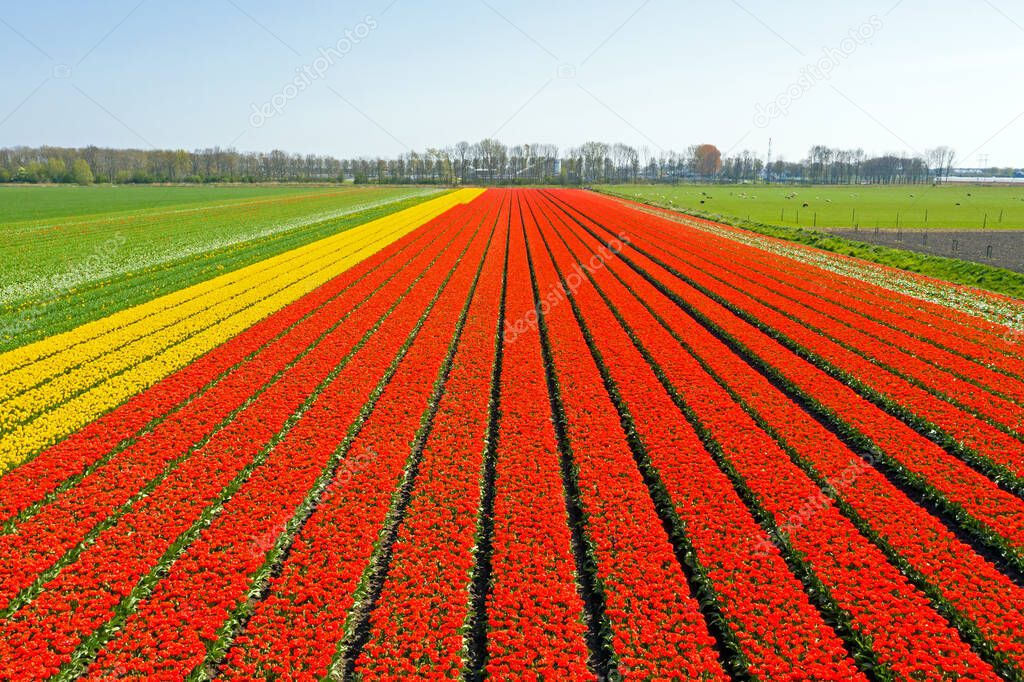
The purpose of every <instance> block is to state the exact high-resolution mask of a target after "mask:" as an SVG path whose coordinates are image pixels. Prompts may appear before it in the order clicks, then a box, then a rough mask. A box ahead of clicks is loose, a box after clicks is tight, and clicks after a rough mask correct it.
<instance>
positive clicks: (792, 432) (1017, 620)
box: [581, 275, 1024, 670]
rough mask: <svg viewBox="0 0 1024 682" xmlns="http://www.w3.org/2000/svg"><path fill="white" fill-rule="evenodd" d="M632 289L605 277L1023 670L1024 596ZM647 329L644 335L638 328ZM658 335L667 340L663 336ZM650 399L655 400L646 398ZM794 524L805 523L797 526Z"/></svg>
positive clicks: (738, 366) (822, 432)
mask: <svg viewBox="0 0 1024 682" xmlns="http://www.w3.org/2000/svg"><path fill="white" fill-rule="evenodd" d="M629 282H630V289H626V288H625V287H623V286H622V285H621V283H619V282H618V281H617V280H615V279H614V278H613V277H612V276H610V275H608V276H604V277H603V278H602V287H603V288H604V291H605V295H607V296H609V297H610V298H611V299H612V300H614V301H616V304H617V305H618V306H619V307H620V309H622V310H626V309H628V308H629V307H630V305H631V304H630V303H629V299H630V298H631V297H632V296H635V297H636V298H637V300H638V301H639V302H640V303H641V304H643V305H644V306H649V307H650V309H651V310H652V311H653V312H655V313H656V314H657V315H658V316H659V317H660V321H661V324H663V325H664V327H665V328H666V329H668V330H669V331H671V332H674V336H675V340H677V341H678V342H680V343H682V344H683V345H684V348H686V350H687V351H688V352H690V353H696V352H697V349H698V348H701V349H705V352H701V353H699V354H698V358H699V360H700V361H701V362H702V364H703V365H704V367H705V369H706V370H707V371H708V372H710V373H712V374H713V376H715V377H716V380H717V381H718V382H719V383H720V384H721V385H722V386H723V387H725V388H726V389H727V390H729V391H730V393H731V395H732V397H733V399H734V400H736V401H739V402H741V403H742V404H743V405H744V406H745V407H746V409H747V411H748V412H750V413H751V415H752V416H754V418H755V419H756V420H757V421H758V423H759V424H760V425H762V427H763V428H766V429H767V430H769V431H770V432H772V433H773V435H774V436H775V437H776V439H777V440H779V441H780V442H781V443H782V444H783V445H785V446H786V448H787V450H788V451H789V453H790V456H791V457H792V458H794V460H795V461H796V463H797V464H798V465H799V466H800V467H801V468H802V469H803V470H804V471H806V472H808V473H810V474H811V476H812V478H814V479H815V480H816V481H817V482H818V483H819V485H822V486H823V487H826V489H829V490H830V491H831V494H830V497H832V498H833V499H835V500H837V501H838V502H839V503H840V505H841V506H843V511H844V513H846V514H847V515H848V516H851V517H852V518H854V519H855V520H856V521H857V522H858V527H859V528H861V529H862V532H863V533H864V534H865V535H867V536H868V537H869V538H871V539H872V540H874V541H875V543H876V544H878V545H879V546H880V547H882V548H883V549H884V550H886V551H887V554H888V555H889V556H890V557H891V558H892V560H893V561H895V562H896V563H897V565H899V566H900V567H901V568H905V570H906V571H907V572H913V573H914V574H915V575H916V576H917V577H916V582H918V583H919V584H920V585H922V586H923V589H925V591H926V592H927V593H928V594H929V596H930V597H932V598H933V600H939V601H940V602H943V603H944V605H945V606H946V607H948V609H947V610H948V611H949V612H951V613H953V614H956V616H959V617H960V618H961V619H963V621H964V623H963V625H961V631H962V632H963V631H964V630H965V629H966V630H968V631H970V630H971V628H973V627H976V628H977V629H978V630H979V632H980V635H981V637H983V638H984V640H986V641H987V642H988V643H989V644H990V645H991V646H993V647H994V648H995V649H996V651H998V652H999V654H998V655H999V656H1001V657H1003V658H1005V659H1007V660H1008V661H1009V664H1010V665H1011V666H1016V668H1017V669H1018V670H1024V614H1021V612H1020V609H1019V608H1017V606H1016V605H1017V604H1020V603H1024V590H1022V589H1021V588H1020V587H1018V586H1017V585H1015V584H1014V583H1013V582H1012V581H1011V580H1010V579H1009V578H1007V577H1006V576H1005V575H1003V574H1001V573H1000V572H999V571H998V570H997V569H996V568H995V567H994V566H992V564H990V563H988V562H987V561H986V560H985V559H983V558H982V557H980V556H978V555H977V553H975V552H974V551H973V550H972V549H971V548H970V547H969V546H968V545H966V544H964V543H963V542H961V541H960V540H959V539H957V537H956V536H955V534H954V533H952V532H951V531H950V530H949V529H948V528H946V527H945V525H944V524H943V523H942V522H941V521H939V520H938V519H936V518H934V517H933V516H931V515H930V514H928V513H927V512H926V511H925V510H924V509H923V508H921V507H920V506H918V505H917V504H916V503H915V502H914V501H913V500H911V499H910V498H909V497H907V495H905V494H904V493H903V492H901V491H900V490H898V489H897V488H895V487H894V486H893V485H892V484H891V483H890V482H889V481H888V480H887V479H886V478H885V477H884V476H882V475H881V474H880V473H879V472H878V471H876V470H875V469H874V468H872V467H871V466H870V465H869V464H868V462H865V461H863V460H862V459H861V458H860V457H858V456H857V455H856V453H854V452H853V451H851V450H850V449H848V448H847V447H846V446H845V445H843V443H842V442H840V441H839V440H838V438H836V437H835V436H834V435H833V434H832V433H830V432H829V431H828V430H827V429H825V428H824V427H823V426H822V425H821V424H820V423H818V422H817V421H815V420H814V419H813V418H811V417H810V415H808V414H807V413H806V412H804V411H803V410H801V409H800V407H799V406H798V405H796V404H795V403H793V402H792V401H791V400H789V399H788V398H787V397H786V396H785V395H784V394H783V393H782V392H781V391H779V390H778V389H776V388H775V387H774V386H772V385H771V383H770V382H768V381H767V380H766V379H765V377H763V376H762V375H761V374H759V373H758V372H756V371H755V370H754V369H753V368H752V367H751V366H750V365H748V364H747V363H745V362H744V361H743V359H742V358H740V357H738V356H737V355H735V354H734V353H732V352H731V351H730V350H729V348H728V347H726V346H725V345H724V344H723V343H721V342H720V341H719V340H718V339H716V338H715V337H714V336H713V335H712V334H710V333H709V332H708V331H707V330H706V329H704V328H703V327H702V326H701V325H700V324H698V323H697V322H696V321H695V320H694V319H693V318H691V317H689V316H688V315H686V314H685V313H683V311H682V310H680V309H679V308H678V307H677V306H676V305H675V304H673V303H672V301H670V300H669V299H667V298H666V297H665V296H664V295H662V294H661V293H659V292H658V291H657V290H656V289H655V288H654V287H653V286H652V285H651V284H650V283H648V282H646V281H644V280H643V279H640V278H637V277H631V278H630V280H629ZM581 301H582V292H581ZM633 319H634V320H636V321H637V322H636V325H637V326H636V327H635V331H636V333H637V335H638V336H639V337H640V338H642V339H644V341H645V343H647V342H651V343H653V340H654V339H655V338H656V337H657V335H658V334H659V332H658V330H657V329H651V328H650V326H649V323H650V319H649V318H647V317H646V316H643V315H636V316H634V318H633ZM640 323H647V326H644V327H640V326H639V324H640ZM600 328H601V329H602V331H603V333H602V335H601V337H600V339H601V340H602V341H603V340H605V339H607V338H609V336H610V335H609V332H608V329H609V325H602V326H601V327H600ZM660 334H661V335H662V336H663V335H664V332H660ZM625 356H626V352H625V351H622V350H621V349H618V348H616V351H615V354H614V357H615V358H616V360H615V363H614V364H611V365H610V367H611V368H612V369H613V370H614V369H616V368H618V367H619V366H620V365H621V364H622V362H623V358H624V357H625ZM624 376H630V375H629V374H628V373H627V374H625V375H624ZM633 376H636V374H635V373H634V374H633ZM622 385H623V386H628V385H629V384H625V383H624V384H622ZM641 395H642V394H641ZM645 399H646V400H649V399H650V398H649V394H648V397H646V398H645ZM638 404H639V396H638ZM791 522H793V523H796V522H799V518H796V519H792V520H791ZM773 546H774V545H767V546H766V548H767V547H773Z"/></svg>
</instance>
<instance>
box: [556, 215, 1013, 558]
mask: <svg viewBox="0 0 1024 682" xmlns="http://www.w3.org/2000/svg"><path fill="white" fill-rule="evenodd" d="M576 205H582V203H581V202H576ZM592 208H593V207H592V206H591V207H588V210H592ZM594 229H598V230H599V229H600V228H594ZM632 229H637V226H636V225H633V226H632ZM639 229H641V230H642V227H640V228H639ZM603 234H604V235H605V238H607V239H610V238H612V236H613V235H612V234H611V232H609V231H605V232H604V233H603ZM638 239H639V237H638ZM662 255H664V254H662ZM628 257H629V258H630V259H631V262H633V263H634V264H635V266H636V267H637V268H639V269H641V270H643V271H644V272H646V273H648V274H650V275H651V276H653V277H656V278H657V279H658V280H659V281H660V282H662V283H663V286H665V287H667V288H668V289H669V290H670V291H671V292H672V293H673V295H674V296H676V297H678V298H679V301H680V303H681V304H683V305H684V306H685V307H687V308H688V309H689V310H691V314H694V315H696V316H698V317H700V318H701V319H702V320H704V324H705V325H706V326H709V327H712V328H715V329H717V330H719V332H720V333H722V334H723V335H725V336H728V337H730V338H731V339H732V340H733V341H734V342H736V343H738V344H740V345H742V346H743V347H744V348H745V349H747V354H748V355H749V357H751V359H752V361H754V362H757V363H760V364H763V365H764V366H765V367H766V371H769V372H771V373H773V375H775V376H777V377H778V379H779V380H780V381H784V382H788V383H790V384H792V386H793V390H795V391H796V392H797V393H798V394H799V395H800V396H801V397H802V398H803V399H806V400H808V401H809V402H811V403H812V404H813V405H815V406H816V409H817V408H820V411H821V412H822V413H823V414H825V415H827V417H828V418H829V419H830V420H831V421H832V423H833V424H835V425H836V428H839V429H841V430H843V431H844V432H848V435H849V436H850V437H851V438H855V439H857V440H858V441H860V442H862V443H863V446H864V447H865V448H867V449H869V450H876V449H877V450H878V452H879V456H880V458H881V459H880V461H882V462H885V463H886V464H887V465H888V466H889V468H890V469H891V470H894V471H895V472H896V474H897V475H899V476H901V477H902V478H904V479H905V481H906V483H907V484H908V485H911V486H913V487H915V489H918V490H920V491H922V492H923V493H925V494H926V495H928V496H929V497H930V498H932V499H934V500H935V501H936V502H937V503H939V504H942V505H944V506H945V507H946V508H947V509H948V510H949V512H950V513H951V514H954V515H955V517H956V518H957V520H958V522H960V523H961V524H963V525H964V527H965V529H967V530H969V531H971V532H972V533H975V534H976V535H978V536H979V537H980V538H982V539H983V540H984V541H986V542H988V543H990V544H993V545H995V546H997V547H999V548H1000V550H1001V551H1004V552H1007V553H1008V554H1009V555H1010V556H1011V557H1014V556H1018V555H1019V554H1020V553H1021V551H1022V549H1024V501H1022V500H1020V498H1018V497H1017V496H1015V495H1013V494H1012V493H1008V492H1006V491H1004V490H1002V489H1000V488H999V487H997V486H996V485H995V484H994V483H993V482H992V481H991V480H989V479H988V478H986V477H985V476H984V475H983V474H981V473H979V472H977V471H975V470H974V469H972V468H971V467H969V466H967V465H966V464H965V463H964V462H963V461H961V460H960V459H957V458H956V457H953V456H951V455H950V454H949V453H947V452H946V451H944V450H943V449H942V448H941V447H939V446H938V445H935V444H934V443H932V442H931V441H930V440H928V439H927V438H925V437H923V436H922V435H920V434H919V433H917V432H916V431H915V430H913V429H912V428H910V427H908V426H907V425H906V424H904V423H902V422H901V421H899V420H898V419H896V418H895V417H892V416H891V415H889V414H887V413H886V412H884V411H882V410H880V409H879V408H878V407H877V406H875V405H873V404H872V403H870V402H869V401H867V400H866V399H864V398H863V397H861V396H860V395H858V394H857V393H856V392H855V391H853V390H852V389H851V388H850V387H848V386H846V385H844V384H843V383H842V382H840V381H838V380H837V379H835V378H833V377H832V376H830V375H829V374H828V373H826V372H823V371H821V370H820V369H819V368H817V367H816V366H814V365H813V364H811V363H810V362H808V361H806V360H804V359H803V358H802V357H800V356H799V355H797V354H795V353H793V352H792V351H791V350H789V349H788V348H786V347H785V346H783V345H782V344H780V343H779V342H777V341H775V340H774V339H772V338H770V336H768V334H767V333H765V332H770V330H767V329H765V328H764V325H763V323H760V322H759V321H758V320H757V319H756V318H748V320H744V319H741V318H739V317H738V316H737V315H736V314H734V312H733V309H732V308H731V307H726V306H725V305H722V304H721V303H719V302H718V301H716V300H713V299H712V298H711V297H709V296H707V295H704V293H702V291H701V290H699V289H696V288H694V287H693V286H692V285H691V284H690V283H689V282H688V281H687V280H686V279H685V278H681V277H679V276H677V275H676V274H674V273H673V272H671V271H669V270H667V269H666V268H664V267H662V266H661V265H659V264H658V263H656V262H654V261H653V260H651V259H650V258H648V257H647V256H646V255H644V253H642V252H641V251H640V250H637V249H633V248H630V249H629V254H628ZM662 260H663V261H664V262H665V263H666V264H667V265H669V266H671V267H673V268H675V270H676V272H680V271H681V270H682V271H686V277H689V276H690V274H691V271H690V270H689V269H687V267H686V266H685V264H682V263H680V262H679V261H678V260H675V259H673V258H671V257H670V256H665V257H664V258H663V259H662ZM677 266H678V267H677ZM680 274H681V272H680ZM693 274H696V275H699V273H693ZM733 294H734V295H735V292H733ZM737 297H738V296H737ZM719 300H723V301H727V299H724V297H719ZM727 302H728V301H727ZM730 305H731V302H730ZM755 323H756V324H755ZM874 371H875V372H877V371H878V370H877V369H875V370H874Z"/></svg>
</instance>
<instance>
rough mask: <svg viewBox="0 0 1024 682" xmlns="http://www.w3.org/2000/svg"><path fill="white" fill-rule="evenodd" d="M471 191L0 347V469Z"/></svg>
mask: <svg viewBox="0 0 1024 682" xmlns="http://www.w3.org/2000/svg"><path fill="white" fill-rule="evenodd" d="M479 194H480V190H460V191H458V192H453V193H451V194H447V195H445V196H443V197H439V198H437V199H433V200H431V201H427V202H424V203H423V204H419V205H417V206H414V207H412V208H409V209H406V210H404V211H400V212H398V213H395V214H393V215H390V216H386V217H384V218H380V219H378V220H374V221H372V222H369V223H366V224H365V225H360V226H358V227H355V228H353V229H351V230H347V231H345V232H342V233H340V234H337V235H334V236H332V237H328V238H326V239H322V240H320V241H318V242H314V243H312V244H307V245H306V246H303V247H300V248H298V249H294V250H293V251H289V252H287V253H283V254H279V255H278V256H275V257H273V258H269V259H267V260H265V261H261V262H260V263H256V264H254V265H251V266H248V267H246V268H242V269H240V270H237V271H235V272H231V273H228V274H226V275H222V276H221V277H217V278H214V279H212V280H208V281H206V282H202V283H200V284H197V285H194V286H192V287H188V288H187V289H183V290H181V291H178V292H175V293H173V294H168V295H167V296H163V297H160V298H158V299H155V300H153V301H150V302H148V303H145V304H142V305H139V306H136V307H134V308H129V309H127V310H123V311H121V312H118V313H116V314H114V315H111V316H109V317H106V318H103V319H101V320H97V321H95V322H90V323H89V324H85V325H82V326H81V327H79V328H77V329H74V330H72V331H70V332H66V333H64V334H60V335H57V336H53V337H50V338H48V339H44V340H42V341H39V342H37V343H34V344H31V345H29V346H25V347H23V348H19V349H16V350H13V351H10V352H8V353H5V354H3V355H0V386H2V388H0V432H2V435H0V472H4V471H7V470H9V469H10V468H11V467H13V466H15V465H17V464H18V463H19V462H21V461H23V460H24V459H25V458H26V457H28V456H30V455H32V454H33V453H35V452H38V451H39V450H40V449H42V448H44V447H47V446H49V445H51V444H53V443H55V442H56V441H58V440H60V439H61V438H63V437H64V436H66V435H68V434H70V433H72V432H73V431H75V430H77V429H78V428H81V427H82V426H83V425H85V424H87V423H88V422H90V421H92V420H93V419H95V418H97V417H99V416H100V415H102V414H103V413H105V412H107V411H108V410H110V409H112V408H114V407H116V406H117V405H119V404H120V403H122V402H124V401H125V400H126V399H127V398H129V397H131V396H132V395H134V394H135V393H138V392H139V391H142V390H144V389H146V388H148V387H149V386H152V385H153V384H155V383H156V382H158V381H159V380H160V379H162V378H164V377H166V376H167V375H168V374H170V373H172V372H174V371H176V370H178V369H180V368H182V367H184V366H185V365H187V364H188V363H189V362H191V361H193V360H194V359H196V358H197V357H199V356H200V355H203V354H204V353H206V352H208V351H210V350H211V349H213V348H215V347H216V346H218V345H220V344H221V343H223V342H224V341H226V340H227V339H229V338H231V337H232V336H234V335H236V334H238V333H239V332H241V331H243V330H244V329H246V328H248V327H250V326H252V325H253V324H255V323H256V322H258V321H259V320H261V319H263V318H264V317H266V316H268V315H270V314H272V313H274V312H275V311H277V310H279V309H281V308H283V307H284V306H286V305H288V304H289V303H291V302H293V301H295V300H297V299H299V298H300V297H302V296H303V295H305V294H307V293H309V292H310V291H313V290H314V289H316V288H317V287H319V286H321V285H322V284H324V283H325V282H327V281H329V280H331V279H332V278H334V277H336V276H338V275H339V274H341V273H342V272H344V271H345V270H347V269H349V268H350V267H352V266H354V265H356V264H357V263H359V262H361V261H363V260H365V259H366V258H368V257H369V256H371V255H372V254H373V253H376V252H377V251H379V250H380V249H381V248H384V247H385V246H386V245H388V244H390V243H392V242H393V241H395V240H397V239H399V238H401V237H402V236H404V235H406V234H408V233H409V232H411V231H413V230H415V229H416V228H417V227H419V226H421V225H423V224H424V223H426V222H428V221H429V220H432V219H433V218H435V217H437V216H438V215H441V214H442V213H444V212H445V211H448V210H449V209H450V208H452V207H453V206H455V205H457V204H460V203H467V202H469V201H471V200H473V199H474V198H476V197H477V196H478V195H479Z"/></svg>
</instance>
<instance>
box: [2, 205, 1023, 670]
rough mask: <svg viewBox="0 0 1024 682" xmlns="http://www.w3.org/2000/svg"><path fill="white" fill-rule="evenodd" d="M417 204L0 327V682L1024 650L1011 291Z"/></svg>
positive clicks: (675, 228) (600, 210)
mask: <svg viewBox="0 0 1024 682" xmlns="http://www.w3.org/2000/svg"><path fill="white" fill-rule="evenodd" d="M411 196H412V195H411V194H410V195H408V196H406V195H401V196H400V197H399V198H402V199H407V198H409V197H411ZM420 198H422V197H419V196H417V197H416V199H417V202H416V203H412V202H411V201H410V204H409V205H408V206H405V207H403V208H401V209H400V210H395V211H393V212H390V213H387V214H386V215H382V216H380V217H374V218H373V219H372V220H368V222H363V223H361V224H359V225H355V226H350V227H347V228H346V229H345V230H344V231H341V232H338V233H336V234H331V235H329V236H323V238H317V239H316V240H314V241H310V242H308V243H302V244H301V245H298V246H296V247H295V248H290V249H288V250H284V251H280V252H277V251H275V252H273V253H268V254H267V256H266V257H265V258H262V259H260V260H258V261H256V262H249V261H246V262H245V263H243V264H241V265H240V267H237V268H236V269H234V270H229V271H224V272H217V273H211V274H210V275H209V276H207V277H206V278H205V279H202V281H192V280H189V282H188V284H187V285H184V286H182V287H181V288H179V289H177V290H175V291H170V292H165V291H163V290H161V292H160V295H158V296H155V297H152V298H151V299H149V300H145V301H142V302H139V303H138V304H134V305H131V306H129V307H125V308H123V309H119V310H117V311H116V312H114V313H113V314H110V315H107V316H105V317H100V318H99V319H94V320H91V321H88V322H85V323H83V324H80V325H78V326H76V327H75V328H73V329H70V330H67V331H61V332H59V333H55V334H53V335H50V336H47V337H46V338H42V339H39V340H35V339H33V340H31V342H28V343H26V344H23V345H20V346H17V347H14V348H12V349H10V350H7V351H5V352H3V353H0V680H34V679H58V680H71V679H77V678H84V679H89V680H111V679H167V680H175V679H190V680H206V679H225V680H227V679H239V680H319V679H341V680H395V679H452V680H468V681H474V682H475V681H478V680H485V679H493V680H577V679H580V680H582V679H591V680H668V679H674V680H791V679H792V680H999V679H1008V680H1021V679H1024V332H1022V328H1024V324H1022V323H1024V302H1022V301H1016V300H1014V299H1010V298H1006V297H1001V296H997V295H995V294H988V293H985V292H982V291H980V290H970V289H966V288H964V287H958V286H954V285H950V284H946V283H943V282H939V281H937V280H930V279H927V278H923V277H919V276H916V275H909V274H908V273H899V274H898V275H897V274H895V271H890V270H888V269H886V268H884V267H882V266H877V265H871V266H864V267H869V269H870V270H871V272H872V273H873V274H872V275H871V277H859V276H857V273H858V272H859V270H858V268H861V267H862V266H861V265H860V264H859V262H856V261H854V260H853V259H849V258H846V257H844V256H839V255H835V254H826V253H824V252H817V251H813V250H812V249H809V248H806V247H799V248H796V247H793V248H792V249H791V250H792V253H790V251H787V250H786V249H790V247H783V246H780V244H779V242H778V241H777V240H772V239H771V238H768V237H763V236H761V235H755V234H753V233H747V232H742V231H740V230H738V229H736V228H731V227H728V226H725V225H720V224H716V223H710V222H707V221H703V220H699V219H696V218H692V217H687V216H681V215H679V214H671V213H669V212H665V211H660V212H659V211H654V210H646V209H645V207H643V206H641V205H638V204H634V203H632V202H630V201H627V200H624V199H619V198H613V197H609V196H605V195H601V194H595V193H591V192H586V191H581V190H568V189H511V190H505V189H490V190H486V191H484V190H480V189H460V190H455V191H452V192H448V193H438V194H437V195H436V196H435V195H431V196H430V197H429V198H425V199H424V200H422V201H419V199H420ZM801 249H802V250H801ZM904 283H906V286H904ZM918 287H921V288H922V289H924V288H926V289H927V290H928V292H930V293H929V295H927V296H924V295H919V293H918V292H919V289H918ZM967 300H969V301H970V304H969V305H966V304H965V305H961V303H962V302H964V301H967ZM979 311H982V312H983V313H984V314H982V313H979Z"/></svg>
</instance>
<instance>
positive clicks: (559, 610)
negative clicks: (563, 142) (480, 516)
mask: <svg viewBox="0 0 1024 682" xmlns="http://www.w3.org/2000/svg"><path fill="white" fill-rule="evenodd" d="M529 271H530V270H529V264H528V262H527V257H526V242H525V240H524V237H523V231H522V211H521V207H520V206H519V204H518V201H517V203H516V204H515V205H514V206H513V213H512V222H511V234H510V243H509V253H508V272H509V280H508V285H507V291H506V301H505V325H504V326H503V328H504V329H506V330H507V329H508V323H509V320H517V319H518V316H520V315H526V314H527V313H528V311H531V310H533V309H534V299H533V290H532V287H531V285H530V278H529ZM513 324H515V323H514V322H513ZM502 346H503V348H502V372H501V378H500V384H499V395H500V415H501V416H500V420H499V423H498V429H497V431H498V437H497V444H496V448H497V451H496V471H495V481H494V509H493V523H494V529H493V547H494V551H493V556H492V557H491V570H492V572H491V582H490V586H489V588H490V589H489V592H488V594H487V599H486V611H485V616H484V617H485V618H486V622H487V661H486V672H487V674H488V675H490V676H492V677H495V678H496V679H500V680H506V679H538V678H540V679H586V678H588V677H589V678H590V679H593V678H594V675H593V674H592V673H588V670H587V658H588V650H587V645H586V641H585V633H586V631H587V628H586V626H585V625H584V603H583V601H582V600H581V598H580V593H579V592H578V591H577V585H576V581H575V580H574V570H575V562H574V558H573V548H572V536H571V533H570V530H569V526H568V517H567V510H566V504H565V492H564V490H563V485H562V480H561V475H560V471H559V457H558V444H557V441H556V438H555V430H554V426H553V424H552V422H551V405H550V403H549V401H548V392H547V382H546V379H545V373H544V362H543V358H542V356H541V347H540V335H539V333H538V331H537V329H536V327H535V326H527V327H525V328H524V330H523V332H522V333H521V334H517V335H513V334H509V333H507V332H506V333H504V334H503V336H502Z"/></svg>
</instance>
